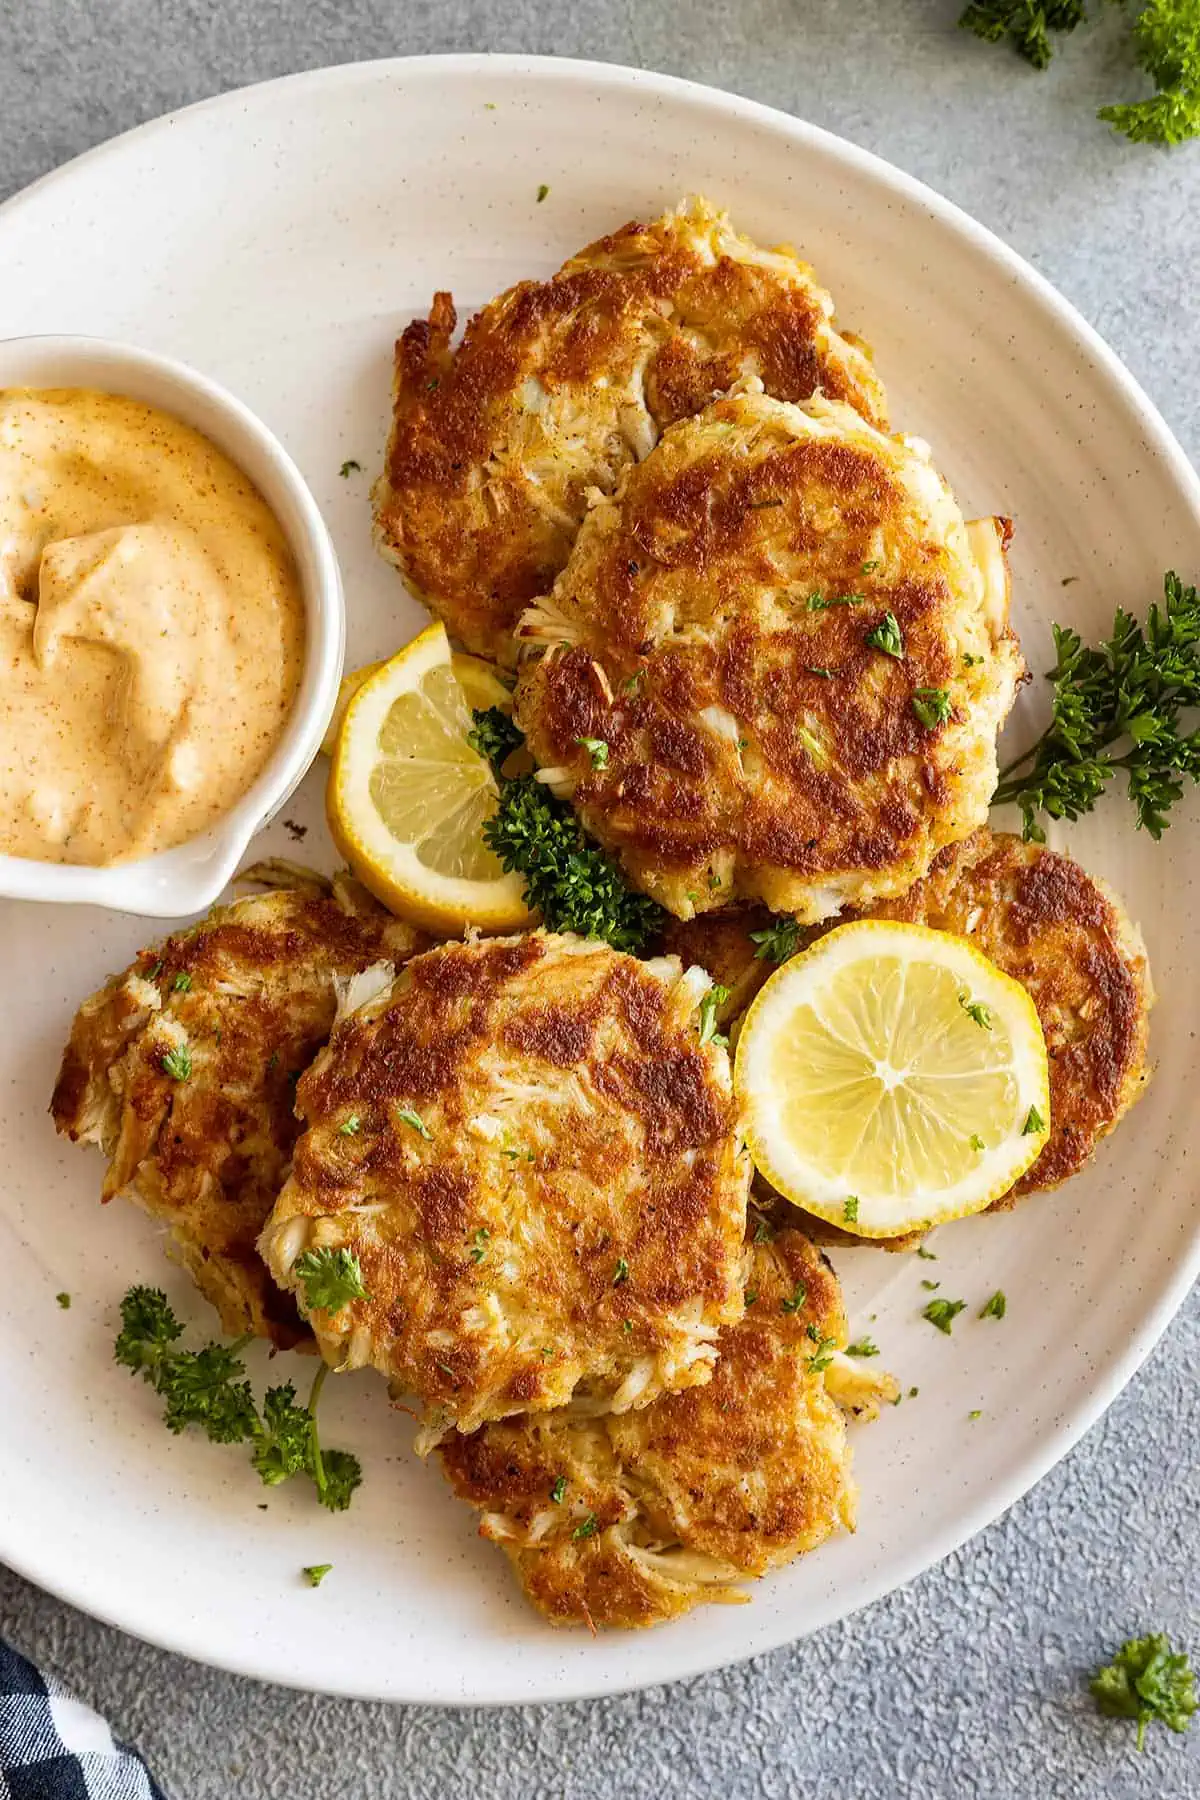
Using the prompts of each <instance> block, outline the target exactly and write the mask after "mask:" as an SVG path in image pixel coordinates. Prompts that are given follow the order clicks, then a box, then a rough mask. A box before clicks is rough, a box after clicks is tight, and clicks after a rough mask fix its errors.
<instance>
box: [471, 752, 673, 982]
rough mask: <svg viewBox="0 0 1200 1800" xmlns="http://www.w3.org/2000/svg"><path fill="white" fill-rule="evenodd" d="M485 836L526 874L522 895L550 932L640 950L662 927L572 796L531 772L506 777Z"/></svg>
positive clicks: (508, 866) (658, 911)
mask: <svg viewBox="0 0 1200 1800" xmlns="http://www.w3.org/2000/svg"><path fill="white" fill-rule="evenodd" d="M483 837H484V842H485V843H486V844H487V845H488V847H489V849H491V850H494V851H495V853H496V855H497V856H498V857H499V859H500V864H501V867H502V868H503V869H505V870H506V871H508V872H513V871H515V872H516V873H518V874H520V875H523V876H524V878H525V899H526V900H527V902H528V903H529V905H530V907H532V908H533V909H534V910H535V911H537V912H539V913H540V914H541V915H542V923H543V924H544V925H545V926H546V928H547V930H549V931H573V932H575V933H576V934H577V935H578V936H579V937H591V938H601V939H602V940H603V941H604V942H605V943H606V944H611V945H612V947H613V949H614V950H627V951H630V952H631V953H632V954H634V955H636V954H637V953H638V951H640V950H644V949H645V947H646V945H647V944H648V943H649V942H650V940H651V938H652V937H654V936H655V935H656V933H657V932H658V931H659V930H660V929H661V926H662V921H663V918H664V916H665V915H664V913H663V911H662V908H661V907H660V906H659V905H658V903H657V902H656V901H654V900H651V899H650V897H649V895H648V894H637V893H634V892H633V890H632V889H631V888H628V887H627V886H626V885H625V881H624V878H623V876H622V875H621V871H620V869H619V868H618V866H617V864H616V863H615V862H614V861H613V859H612V858H611V857H610V856H609V855H608V854H607V853H606V852H605V851H603V850H602V849H601V848H600V846H599V845H598V844H595V843H593V841H592V840H591V839H590V838H589V837H588V836H587V835H586V833H585V832H584V830H583V827H582V826H581V825H580V823H579V821H578V819H577V818H576V817H575V813H574V810H573V808H572V807H571V805H570V804H569V802H567V801H565V800H556V799H555V798H554V796H553V795H552V794H551V793H550V792H549V790H548V789H547V788H546V786H545V784H544V783H543V782H540V781H538V780H537V779H536V778H535V777H534V776H532V775H520V776H518V777H517V778H516V779H515V780H512V781H508V780H502V781H501V783H500V800H499V804H498V805H497V808H496V811H495V812H494V813H493V815H492V817H491V818H490V819H488V820H487V822H486V823H485V825H484V827H483Z"/></svg>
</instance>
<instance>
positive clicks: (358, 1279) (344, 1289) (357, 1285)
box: [292, 1245, 367, 1313]
mask: <svg viewBox="0 0 1200 1800" xmlns="http://www.w3.org/2000/svg"><path fill="white" fill-rule="evenodd" d="M292 1268H293V1271H294V1273H295V1275H296V1277H297V1279H298V1280H299V1282H300V1285H301V1287H302V1288H303V1289H304V1303H305V1305H306V1306H308V1307H309V1308H311V1309H312V1310H314V1311H319V1312H330V1313H335V1312H340V1311H341V1309H342V1307H343V1306H346V1305H348V1304H349V1302H350V1301H351V1300H365V1299H366V1298H367V1290H366V1288H365V1287H364V1286H363V1278H362V1267H361V1265H360V1263H359V1260H358V1258H357V1256H355V1254H354V1252H353V1250H347V1249H346V1248H345V1246H344V1245H343V1246H342V1247H341V1248H339V1249H336V1250H335V1249H333V1248H332V1247H331V1246H329V1245H326V1246H324V1247H323V1248H322V1249H320V1250H306V1251H305V1252H304V1254H303V1255H302V1256H298V1257H297V1258H296V1260H295V1262H294V1263H293V1264H292Z"/></svg>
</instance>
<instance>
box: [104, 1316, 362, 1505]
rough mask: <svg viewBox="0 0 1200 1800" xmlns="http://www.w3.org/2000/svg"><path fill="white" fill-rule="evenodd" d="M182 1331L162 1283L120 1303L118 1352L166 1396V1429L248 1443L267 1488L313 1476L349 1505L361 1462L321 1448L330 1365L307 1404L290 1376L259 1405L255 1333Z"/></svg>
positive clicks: (329, 1495) (328, 1497)
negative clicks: (196, 1335)
mask: <svg viewBox="0 0 1200 1800" xmlns="http://www.w3.org/2000/svg"><path fill="white" fill-rule="evenodd" d="M182 1336H183V1326H182V1325H181V1324H180V1323H179V1320H178V1319H177V1318H176V1316H175V1314H174V1313H173V1312H172V1310H171V1308H170V1306H169V1305H168V1303H167V1297H166V1295H165V1294H164V1293H163V1292H162V1290H161V1289H160V1288H150V1287H132V1288H130V1289H129V1292H128V1293H127V1294H126V1295H125V1298H124V1299H123V1300H122V1302H121V1329H120V1331H119V1332H118V1334H117V1339H116V1342H115V1344H114V1346H113V1355H114V1357H115V1358H116V1360H117V1362H119V1363H120V1364H121V1365H122V1367H123V1368H126V1369H129V1370H130V1371H131V1372H132V1373H133V1374H135V1375H141V1376H142V1378H143V1380H145V1381H147V1382H149V1384H150V1386H151V1387H152V1388H153V1389H154V1391H155V1393H156V1394H159V1395H160V1396H161V1397H162V1400H163V1402H164V1408H163V1420H164V1422H165V1424H166V1426H167V1428H168V1430H170V1431H174V1432H180V1431H185V1430H186V1429H187V1427H188V1426H189V1425H196V1426H198V1427H199V1429H200V1430H201V1431H203V1432H204V1434H205V1436H206V1437H208V1438H210V1439H211V1440H212V1442H213V1443H214V1444H241V1443H248V1444H249V1445H250V1460H251V1462H252V1463H253V1465H254V1467H255V1469H256V1470H257V1472H258V1475H259V1477H260V1479H261V1480H262V1481H263V1482H264V1483H265V1485H266V1486H267V1487H276V1486H278V1484H279V1483H280V1482H281V1481H288V1480H290V1479H291V1477H292V1476H293V1475H307V1476H309V1477H310V1479H311V1480H312V1482H313V1485H314V1486H315V1488H316V1490H317V1499H318V1500H319V1501H320V1503H321V1505H322V1506H325V1507H328V1509H329V1510H330V1512H344V1511H345V1509H346V1507H348V1506H349V1504H350V1501H351V1497H352V1496H353V1493H354V1490H355V1488H356V1487H357V1486H358V1485H359V1482H360V1481H361V1480H362V1469H361V1467H360V1465H359V1461H358V1458H357V1457H356V1456H351V1455H350V1453H349V1452H348V1451H346V1450H323V1449H322V1446H321V1440H320V1436H319V1434H318V1432H317V1401H318V1399H319V1398H320V1393H321V1389H322V1387H323V1386H324V1383H325V1378H326V1376H327V1375H328V1373H329V1370H328V1367H327V1366H326V1365H325V1364H324V1363H322V1365H321V1367H320V1368H319V1369H318V1370H317V1374H316V1378H315V1380H314V1381H313V1385H312V1392H311V1394H310V1395H309V1401H308V1405H307V1406H301V1405H299V1404H298V1403H297V1401H296V1390H295V1388H294V1387H293V1385H292V1383H291V1382H290V1381H288V1382H284V1383H283V1384H282V1385H281V1386H279V1387H273V1388H268V1389H267V1391H266V1394H265V1395H264V1397H263V1402H262V1407H261V1410H260V1408H259V1406H258V1405H257V1403H256V1401H255V1398H254V1393H253V1390H252V1388H251V1386H250V1383H249V1381H248V1380H247V1379H246V1373H245V1365H244V1363H243V1361H242V1352H243V1351H244V1350H245V1348H246V1345H247V1344H249V1343H250V1342H251V1337H250V1334H249V1333H247V1334H246V1335H245V1336H243V1337H239V1338H235V1339H234V1340H233V1342H232V1343H229V1344H215V1343H214V1344H206V1345H205V1346H204V1348H203V1349H202V1350H185V1349H182V1348H181V1347H180V1343H179V1340H180V1338H181V1337H182Z"/></svg>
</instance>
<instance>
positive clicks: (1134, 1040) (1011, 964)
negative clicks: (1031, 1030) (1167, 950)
mask: <svg viewBox="0 0 1200 1800" xmlns="http://www.w3.org/2000/svg"><path fill="white" fill-rule="evenodd" d="M870 916H871V917H872V918H876V919H880V918H882V919H904V920H911V921H912V922H914V923H916V924H918V925H930V926H932V927H933V929H934V930H935V931H953V932H955V933H957V934H958V935H959V936H960V937H969V938H970V939H971V941H972V943H974V944H976V945H977V946H978V948H979V949H980V950H982V951H983V953H984V955H985V956H988V957H990V958H991V960H992V961H993V962H994V963H995V964H996V965H997V967H998V968H1001V969H1003V970H1004V973H1005V974H1006V975H1011V976H1012V977H1013V979H1014V981H1019V982H1020V983H1021V985H1022V987H1024V988H1025V989H1026V990H1027V991H1028V993H1029V994H1030V996H1031V998H1032V1000H1033V1003H1034V1005H1035V1006H1036V1007H1037V1010H1038V1017H1039V1019H1040V1020H1041V1022H1042V1030H1043V1032H1044V1033H1045V1037H1046V1049H1047V1051H1048V1053H1049V1057H1050V1136H1049V1138H1048V1140H1047V1142H1046V1147H1045V1149H1044V1150H1043V1151H1042V1154H1041V1155H1040V1156H1039V1157H1038V1159H1037V1161H1036V1162H1035V1163H1034V1164H1033V1165H1032V1167H1030V1168H1029V1169H1027V1170H1026V1172H1025V1174H1024V1175H1023V1176H1022V1177H1021V1179H1020V1181H1018V1182H1017V1184H1016V1186H1015V1187H1014V1188H1013V1189H1012V1190H1011V1191H1010V1192H1009V1193H1007V1194H1004V1195H1003V1196H1002V1197H1001V1198H1000V1199H999V1200H996V1201H993V1203H992V1206H991V1207H990V1208H989V1211H992V1212H995V1211H997V1210H1001V1211H1003V1210H1007V1209H1008V1208H1009V1207H1011V1206H1013V1205H1015V1203H1016V1202H1017V1200H1019V1199H1020V1198H1021V1197H1022V1196H1023V1195H1025V1194H1033V1193H1037V1192H1038V1191H1039V1190H1040V1189H1042V1188H1052V1187H1057V1186H1058V1184H1059V1183H1060V1182H1062V1181H1066V1180H1067V1178H1068V1176H1071V1175H1075V1174H1077V1173H1078V1172H1079V1170H1080V1169H1082V1168H1083V1166H1084V1165H1085V1163H1087V1162H1088V1161H1090V1159H1091V1157H1092V1155H1093V1153H1094V1151H1095V1149H1096V1145H1097V1144H1098V1143H1099V1142H1100V1140H1101V1138H1104V1137H1107V1135H1108V1133H1109V1132H1110V1131H1112V1130H1113V1129H1114V1127H1115V1126H1116V1125H1117V1124H1118V1123H1119V1122H1120V1120H1121V1119H1122V1117H1123V1116H1124V1114H1125V1113H1126V1112H1127V1111H1128V1110H1129V1108H1130V1107H1131V1106H1132V1105H1133V1103H1134V1101H1135V1100H1137V1099H1138V1097H1139V1096H1140V1095H1141V1093H1142V1092H1143V1091H1144V1089H1145V1087H1146V1083H1147V1081H1148V1080H1149V1070H1148V1068H1147V1063H1146V1052H1147V1042H1148V1037H1149V1023H1150V1008H1151V1006H1152V1005H1153V1003H1154V988H1153V984H1152V982H1151V979H1150V966H1149V963H1148V961H1147V958H1146V947H1145V945H1144V944H1143V942H1142V938H1141V933H1140V932H1139V931H1138V929H1137V927H1136V926H1135V925H1134V924H1133V922H1132V920H1131V919H1130V918H1129V915H1128V913H1127V912H1126V911H1125V908H1124V907H1123V906H1122V904H1121V902H1120V901H1119V900H1118V898H1117V897H1116V895H1115V894H1113V893H1112V892H1111V891H1110V890H1109V889H1108V888H1107V887H1106V886H1105V885H1104V883H1103V882H1101V881H1099V880H1097V878H1096V877H1095V876H1094V875H1089V874H1087V873H1086V871H1085V870H1083V869H1081V868H1080V866H1079V864H1078V863H1077V862H1073V861H1072V859H1071V858H1070V857H1069V856H1062V855H1060V854H1059V853H1058V852H1057V851H1055V850H1046V849H1043V848H1041V847H1040V846H1039V845H1037V844H1027V843H1024V842H1022V840H1021V839H1020V838H1019V837H1015V836H1012V835H1011V834H1010V833H1008V832H992V831H989V830H986V829H985V830H982V831H977V832H976V833H975V834H974V836H972V837H970V838H968V839H967V841H966V842H965V843H962V844H957V845H955V846H953V847H952V848H951V849H948V850H944V851H943V852H942V853H941V855H940V856H939V857H938V858H937V861H936V862H935V863H934V865H933V868H932V869H931V870H930V872H929V875H928V876H927V877H926V879H925V880H924V881H922V882H920V883H919V884H918V885H917V886H916V887H915V888H913V889H912V890H911V891H910V892H909V893H908V894H906V895H905V897H904V898H903V899H902V900H894V901H890V902H888V903H887V904H886V905H882V906H877V907H873V908H872V909H871V913H870Z"/></svg>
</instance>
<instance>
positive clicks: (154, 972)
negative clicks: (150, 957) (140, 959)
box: [146, 956, 163, 981]
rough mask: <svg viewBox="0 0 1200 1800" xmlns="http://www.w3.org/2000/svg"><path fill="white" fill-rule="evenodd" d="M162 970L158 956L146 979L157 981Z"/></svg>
mask: <svg viewBox="0 0 1200 1800" xmlns="http://www.w3.org/2000/svg"><path fill="white" fill-rule="evenodd" d="M162 972H163V966H162V957H161V956H160V957H159V959H158V961H157V962H156V963H155V965H154V967H153V968H152V969H151V970H150V973H149V974H148V975H147V977H146V980H147V981H157V980H158V978H159V976H160V975H161V974H162Z"/></svg>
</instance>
